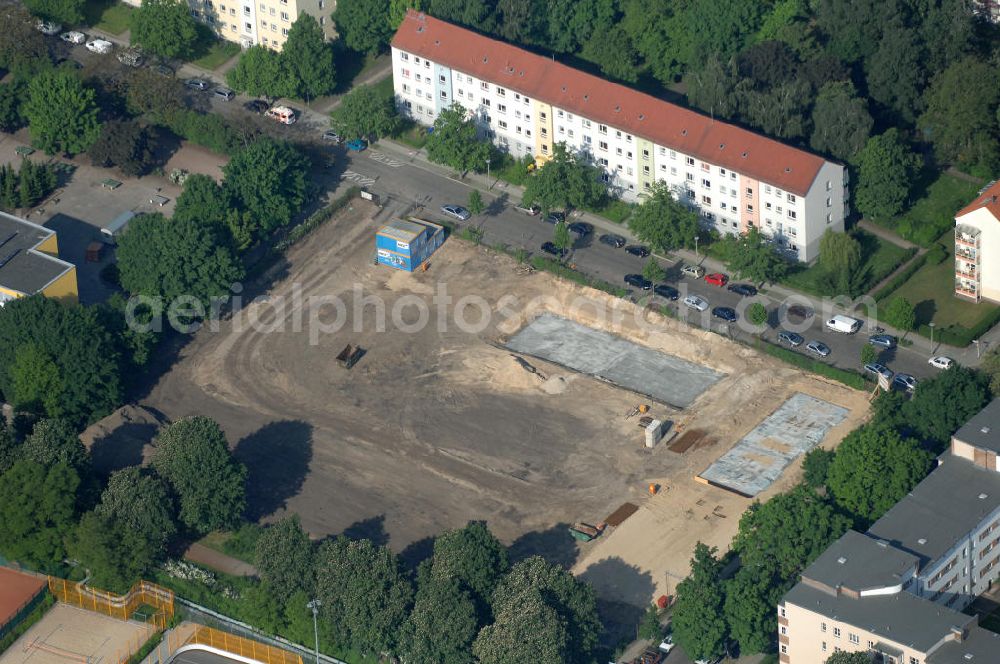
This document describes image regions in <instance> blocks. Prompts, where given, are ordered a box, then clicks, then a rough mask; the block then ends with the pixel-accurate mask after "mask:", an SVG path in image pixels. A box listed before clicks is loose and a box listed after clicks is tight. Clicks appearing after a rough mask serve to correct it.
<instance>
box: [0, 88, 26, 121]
mask: <svg viewBox="0 0 1000 664" xmlns="http://www.w3.org/2000/svg"><path fill="white" fill-rule="evenodd" d="M24 87H25V86H24V85H23V84H17V83H14V82H11V83H3V84H0V131H5V132H7V133H13V132H15V131H17V130H18V129H20V128H21V127H23V126H24V123H25V119H24V115H22V113H21V100H22V99H24V94H25V90H24Z"/></svg>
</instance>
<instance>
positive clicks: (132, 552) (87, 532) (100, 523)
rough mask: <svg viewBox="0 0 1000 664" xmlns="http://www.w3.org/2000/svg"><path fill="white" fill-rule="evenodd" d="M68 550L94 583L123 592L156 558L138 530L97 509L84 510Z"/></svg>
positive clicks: (153, 551) (144, 572)
mask: <svg viewBox="0 0 1000 664" xmlns="http://www.w3.org/2000/svg"><path fill="white" fill-rule="evenodd" d="M69 553H70V555H71V556H73V557H74V558H76V559H77V560H79V561H80V562H81V563H82V564H83V566H84V567H85V568H86V570H87V571H88V572H89V573H90V578H91V582H92V583H93V584H94V585H95V586H99V587H101V588H106V589H108V590H112V591H115V592H125V591H127V590H128V589H129V587H130V586H131V585H132V584H133V583H135V582H136V581H138V580H139V579H141V578H142V576H143V575H144V574H146V573H147V572H148V571H149V570H150V569H152V567H153V564H154V562H155V561H156V559H157V552H156V551H155V548H154V546H153V544H152V543H151V542H150V541H149V540H148V539H147V538H145V537H143V536H142V534H141V533H137V532H135V531H132V530H130V529H128V528H126V527H125V526H123V525H122V524H121V523H118V522H116V521H114V520H113V519H110V518H108V517H105V516H102V515H100V514H98V513H97V512H87V513H86V514H84V515H83V518H82V519H80V523H79V524H78V525H77V527H76V530H75V532H74V533H73V534H72V535H71V537H70V542H69Z"/></svg>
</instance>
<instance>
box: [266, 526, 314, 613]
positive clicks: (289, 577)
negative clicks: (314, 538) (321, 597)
mask: <svg viewBox="0 0 1000 664" xmlns="http://www.w3.org/2000/svg"><path fill="white" fill-rule="evenodd" d="M314 562H315V559H314V552H313V545H312V542H311V541H310V540H309V534H308V533H307V532H306V531H304V530H302V524H301V523H300V522H299V517H298V515H297V514H293V515H292V516H289V517H285V518H284V519H282V520H281V521H278V522H277V523H274V524H272V525H271V526H269V527H268V528H267V529H266V530H265V531H264V532H263V534H262V535H261V536H260V538H259V539H258V540H257V545H256V547H255V551H254V565H255V566H256V567H257V571H258V572H259V574H260V578H261V579H262V580H264V581H265V582H267V583H268V584H269V585H270V587H271V588H275V589H280V592H281V593H284V594H291V593H294V592H299V591H303V592H306V593H310V592H312V590H313V587H314V586H315V578H314V577H315V570H314Z"/></svg>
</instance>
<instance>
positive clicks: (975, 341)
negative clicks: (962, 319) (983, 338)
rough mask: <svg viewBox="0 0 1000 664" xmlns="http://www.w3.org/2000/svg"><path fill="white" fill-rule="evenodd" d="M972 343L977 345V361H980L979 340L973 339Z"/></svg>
mask: <svg viewBox="0 0 1000 664" xmlns="http://www.w3.org/2000/svg"><path fill="white" fill-rule="evenodd" d="M972 343H974V344H976V359H977V360H978V359H980V358H979V339H973V340H972Z"/></svg>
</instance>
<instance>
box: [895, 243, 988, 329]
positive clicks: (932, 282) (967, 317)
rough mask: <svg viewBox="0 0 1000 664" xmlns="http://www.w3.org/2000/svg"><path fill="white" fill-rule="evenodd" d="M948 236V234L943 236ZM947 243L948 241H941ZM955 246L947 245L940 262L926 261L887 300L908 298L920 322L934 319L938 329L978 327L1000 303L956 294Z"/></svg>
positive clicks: (919, 324)
mask: <svg viewBox="0 0 1000 664" xmlns="http://www.w3.org/2000/svg"><path fill="white" fill-rule="evenodd" d="M942 239H943V240H947V239H948V238H947V237H944V238H942ZM942 244H944V246H945V247H948V243H947V242H942ZM952 251H953V247H949V248H948V258H946V259H945V260H944V261H942V262H941V263H939V264H937V265H929V264H925V265H924V266H923V267H922V268H920V269H919V270H917V271H916V273H915V274H914V275H913V276H912V277H910V278H909V279H908V280H907V281H906V283H904V284H903V285H902V286H900V287H899V288H897V289H896V290H895V291H893V293H892V294H891V295H889V297H888V298H886V299H885V300H883V301H884V302H890V301H891V300H892V299H893V298H896V297H905V298H906V299H907V300H909V301H910V302H911V303H912V304H913V307H914V309H915V311H916V314H917V325H918V326H926V325H927V324H928V323H931V322H933V323H934V326H935V328H936V329H938V330H944V329H947V328H949V327H952V326H961V327H964V328H967V329H970V328H973V327H975V326H976V325H977V324H978V323H979V322H980V321H981V320H983V319H984V318H985V317H987V316H989V315H991V314H992V313H993V312H994V311H996V309H997V307H996V306H995V305H991V304H988V303H985V302H981V303H979V304H975V303H973V302H968V301H966V300H960V299H958V298H957V297H955V259H954V257H953V256H952Z"/></svg>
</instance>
